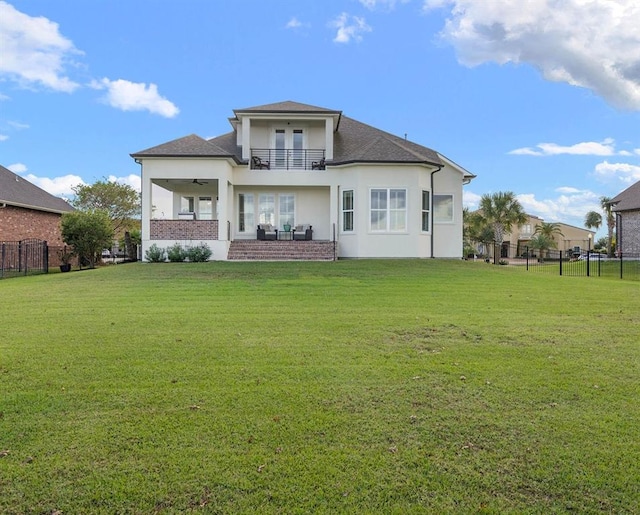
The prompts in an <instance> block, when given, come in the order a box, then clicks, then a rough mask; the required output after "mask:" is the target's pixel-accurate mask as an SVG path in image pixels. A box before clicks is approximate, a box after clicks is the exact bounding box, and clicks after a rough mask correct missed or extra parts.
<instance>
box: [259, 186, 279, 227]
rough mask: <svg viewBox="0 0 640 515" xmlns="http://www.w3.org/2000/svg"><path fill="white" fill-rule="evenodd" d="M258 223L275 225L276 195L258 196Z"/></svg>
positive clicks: (263, 194) (261, 194)
mask: <svg viewBox="0 0 640 515" xmlns="http://www.w3.org/2000/svg"><path fill="white" fill-rule="evenodd" d="M258 223H259V224H271V225H276V194H275V193H259V194H258Z"/></svg>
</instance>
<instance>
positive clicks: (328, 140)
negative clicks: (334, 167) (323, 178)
mask: <svg viewBox="0 0 640 515" xmlns="http://www.w3.org/2000/svg"><path fill="white" fill-rule="evenodd" d="M324 124H325V125H324V148H325V153H324V157H325V159H326V160H327V161H330V160H331V159H333V119H332V118H327V119H326V120H325V122H324Z"/></svg>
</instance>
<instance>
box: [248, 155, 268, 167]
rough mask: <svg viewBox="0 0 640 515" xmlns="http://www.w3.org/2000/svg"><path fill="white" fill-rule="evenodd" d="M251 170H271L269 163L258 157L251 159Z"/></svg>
mask: <svg viewBox="0 0 640 515" xmlns="http://www.w3.org/2000/svg"><path fill="white" fill-rule="evenodd" d="M251 168H252V169H253V170H271V163H270V162H269V161H263V160H262V159H261V158H259V157H258V156H253V157H252V158H251Z"/></svg>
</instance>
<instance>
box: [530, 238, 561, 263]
mask: <svg viewBox="0 0 640 515" xmlns="http://www.w3.org/2000/svg"><path fill="white" fill-rule="evenodd" d="M529 245H530V246H531V248H534V249H538V250H539V251H540V261H543V260H544V254H545V252H546V251H547V250H549V249H551V248H554V249H555V248H558V244H557V243H556V241H555V240H554V239H553V237H552V236H548V235H547V234H543V233H542V232H540V233H534V235H533V237H532V238H531V240H530V241H529Z"/></svg>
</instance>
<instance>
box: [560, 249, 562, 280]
mask: <svg viewBox="0 0 640 515" xmlns="http://www.w3.org/2000/svg"><path fill="white" fill-rule="evenodd" d="M560 275H562V251H560Z"/></svg>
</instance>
